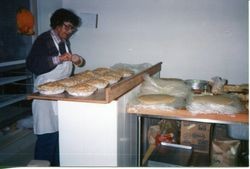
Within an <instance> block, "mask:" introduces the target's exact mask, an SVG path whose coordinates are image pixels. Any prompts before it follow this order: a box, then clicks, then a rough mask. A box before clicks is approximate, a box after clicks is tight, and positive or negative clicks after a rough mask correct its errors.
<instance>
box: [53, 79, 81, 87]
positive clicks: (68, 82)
mask: <svg viewBox="0 0 250 169" xmlns="http://www.w3.org/2000/svg"><path fill="white" fill-rule="evenodd" d="M57 82H58V83H60V84H62V85H64V86H65V87H70V86H74V85H76V84H78V83H79V82H78V81H77V80H75V79H74V78H72V77H70V78H65V79H62V80H58V81H57Z"/></svg>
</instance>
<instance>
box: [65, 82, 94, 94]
mask: <svg viewBox="0 0 250 169" xmlns="http://www.w3.org/2000/svg"><path fill="white" fill-rule="evenodd" d="M96 90H97V88H96V87H94V86H91V85H88V84H86V83H79V84H77V85H75V86H71V87H69V88H67V89H66V91H67V92H68V93H69V94H70V95H73V96H84V97H87V96H90V95H91V94H93V93H94V92H95V91H96Z"/></svg>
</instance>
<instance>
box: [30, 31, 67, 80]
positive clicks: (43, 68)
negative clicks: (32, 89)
mask: <svg viewBox="0 0 250 169" xmlns="http://www.w3.org/2000/svg"><path fill="white" fill-rule="evenodd" d="M67 46H68V48H69V49H70V46H69V42H67ZM58 55H59V51H58V49H57V48H56V46H55V44H54V41H53V39H52V36H51V31H47V32H44V33H42V34H41V35H39V36H38V37H37V39H36V40H35V42H34V44H33V46H32V48H31V51H30V53H29V55H28V57H27V59H26V66H27V68H28V70H30V71H31V72H32V73H34V74H35V75H40V74H43V73H47V72H50V71H51V70H53V69H54V68H55V67H56V66H57V65H56V64H54V62H53V57H55V56H58Z"/></svg>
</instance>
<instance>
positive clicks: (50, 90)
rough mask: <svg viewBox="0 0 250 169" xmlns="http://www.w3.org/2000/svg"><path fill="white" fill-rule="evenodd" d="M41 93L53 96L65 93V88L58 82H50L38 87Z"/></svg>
mask: <svg viewBox="0 0 250 169" xmlns="http://www.w3.org/2000/svg"><path fill="white" fill-rule="evenodd" d="M37 89H38V91H39V93H41V94H45V95H53V94H60V93H63V92H64V90H65V87H64V86H63V85H62V84H60V83H58V82H48V83H44V84H42V85H39V86H38V87H37Z"/></svg>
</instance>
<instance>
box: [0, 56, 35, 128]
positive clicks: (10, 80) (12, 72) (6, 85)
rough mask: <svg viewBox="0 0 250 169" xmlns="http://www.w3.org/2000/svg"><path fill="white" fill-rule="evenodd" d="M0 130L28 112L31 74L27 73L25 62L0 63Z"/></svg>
mask: <svg viewBox="0 0 250 169" xmlns="http://www.w3.org/2000/svg"><path fill="white" fill-rule="evenodd" d="M0 74H1V76H0V117H1V120H0V128H2V127H4V126H5V125H9V124H11V123H13V122H15V121H16V120H18V119H19V118H22V117H24V116H25V115H27V114H29V112H30V108H31V106H30V103H28V102H30V101H27V100H26V97H27V94H28V93H30V92H31V91H32V74H31V73H29V72H27V70H26V67H25V60H14V61H6V62H2V63H0Z"/></svg>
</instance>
